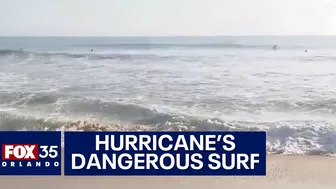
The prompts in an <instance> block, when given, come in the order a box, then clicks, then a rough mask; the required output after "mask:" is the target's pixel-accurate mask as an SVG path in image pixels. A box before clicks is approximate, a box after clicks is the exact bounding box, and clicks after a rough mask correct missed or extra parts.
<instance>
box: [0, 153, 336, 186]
mask: <svg viewBox="0 0 336 189" xmlns="http://www.w3.org/2000/svg"><path fill="white" fill-rule="evenodd" d="M335 176H336V157H323V156H272V155H271V156H268V158H267V176H266V177H140V176H139V177H41V176H40V177H22V176H21V177H0V183H1V188H4V189H46V188H47V189H94V188H97V189H98V188H99V189H119V188H120V189H128V188H130V189H131V188H132V189H133V188H136V189H172V188H174V189H188V188H190V189H203V188H204V189H210V188H211V189H223V188H235V189H240V188H242V189H246V188H260V189H264V188H267V189H270V188H271V189H277V188H284V189H290V188H304V189H316V188H319V189H324V188H326V189H327V188H330V189H331V188H332V189H335V188H336V177H335Z"/></svg>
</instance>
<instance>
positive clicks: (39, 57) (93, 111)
mask: <svg viewBox="0 0 336 189" xmlns="http://www.w3.org/2000/svg"><path fill="white" fill-rule="evenodd" d="M274 45H278V47H279V49H278V50H276V51H274V50H273V49H272V47H273V46H274ZM21 49H22V50H21ZM91 49H93V50H94V51H93V52H91ZM305 50H307V52H305ZM86 119H96V120H99V121H100V122H103V123H105V124H113V123H125V124H135V125H147V126H156V125H166V126H168V127H169V126H170V125H176V124H178V125H183V126H186V127H191V126H194V127H196V130H265V131H267V140H268V144H267V146H268V147H267V148H268V149H267V150H268V152H269V153H275V154H307V155H311V154H317V155H333V154H336V37H168V38H167V37H151V38H47V37H45V38H24V37H21V38H18V37H16V38H15V37H12V38H6V37H2V38H1V37H0V130H23V129H28V130H39V129H42V128H43V129H45V128H47V129H51V130H54V129H58V128H59V127H61V126H62V125H64V122H72V121H77V120H86Z"/></svg>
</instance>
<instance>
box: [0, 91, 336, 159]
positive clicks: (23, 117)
mask: <svg viewBox="0 0 336 189" xmlns="http://www.w3.org/2000/svg"><path fill="white" fill-rule="evenodd" d="M10 96H11V95H8V96H7V97H6V98H7V99H6V100H10V101H11V102H10V104H11V107H14V108H9V107H3V108H0V130H79V131H85V130H95V131H106V130H111V131H113V130H138V131H146V130H194V131H195V130H196V131H266V132H267V151H268V153H271V154H286V155H289V154H292V155H295V154H300V155H335V154H336V122H328V121H321V120H283V121H243V120H239V119H237V120H225V119H223V118H216V117H213V118H211V117H210V118H205V117H199V116H190V115H183V114H180V113H174V112H162V111H159V110H156V109H153V108H148V107H147V108H146V107H143V106H139V105H135V104H127V103H122V102H103V101H100V100H64V99H62V96H59V95H54V96H48V95H31V94H25V95H21V96H20V98H21V99H20V98H11V99H9V98H10ZM23 99H24V100H23ZM4 101H5V100H4V98H2V102H4ZM7 102H8V101H7ZM1 104H3V103H1ZM304 107H305V106H304ZM78 120H79V121H78Z"/></svg>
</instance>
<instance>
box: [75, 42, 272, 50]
mask: <svg viewBox="0 0 336 189" xmlns="http://www.w3.org/2000/svg"><path fill="white" fill-rule="evenodd" d="M73 47H88V48H94V47H97V48H111V49H114V48H117V49H118V48H125V49H167V48H219V49H221V48H222V49H271V48H272V46H270V45H247V44H215V43H209V44H206V43H203V44H202V43H199V44H197V43H194V44H192V43H190V44H178V43H175V44H164V43H161V44H159V43H130V44H126V43H125V44H79V45H73Z"/></svg>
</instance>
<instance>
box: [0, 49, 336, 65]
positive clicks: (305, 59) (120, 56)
mask: <svg viewBox="0 0 336 189" xmlns="http://www.w3.org/2000/svg"><path fill="white" fill-rule="evenodd" d="M30 55H34V56H40V57H64V58H73V59H81V58H88V59H91V60H120V59H122V60H133V59H148V60H150V59H155V60H160V59H161V60H162V59H163V60H164V59H171V58H179V59H181V58H182V59H185V58H193V57H188V56H184V57H177V56H174V55H159V54H146V53H144V54H119V53H109V54H99V52H94V53H66V52H62V53H59V52H34V51H21V50H10V49H5V50H0V57H2V56H17V57H21V58H27V57H29V56H30ZM220 56H224V57H225V56H227V57H230V56H233V55H230V54H225V51H223V54H222V55H220ZM208 58H211V57H208ZM277 58H278V59H281V60H296V61H302V62H311V61H334V60H336V56H333V55H326V56H322V55H319V56H309V55H307V56H294V57H277ZM260 59H263V60H268V59H271V60H273V59H274V58H273V57H262V58H260Z"/></svg>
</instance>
